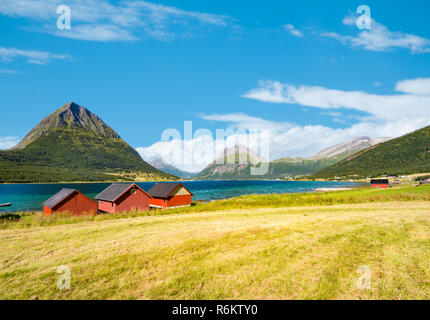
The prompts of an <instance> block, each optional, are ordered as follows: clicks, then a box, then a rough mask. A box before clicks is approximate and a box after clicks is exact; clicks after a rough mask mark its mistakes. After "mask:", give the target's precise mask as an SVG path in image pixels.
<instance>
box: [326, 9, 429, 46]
mask: <svg viewBox="0 0 430 320" xmlns="http://www.w3.org/2000/svg"><path fill="white" fill-rule="evenodd" d="M355 22H356V18H355V17H353V16H348V17H345V18H344V19H343V23H344V24H345V25H349V26H353V27H354V28H356V27H355ZM357 30H358V29H357ZM321 36H323V37H326V38H332V39H335V40H337V41H339V42H341V43H343V44H348V45H351V46H352V47H361V48H364V49H366V50H370V51H387V50H390V49H394V48H404V49H408V50H410V51H411V52H412V53H426V52H430V40H429V39H426V38H423V37H420V36H417V35H414V34H409V33H403V32H400V31H398V32H393V31H390V30H389V29H388V28H387V27H386V26H384V25H382V24H380V23H378V22H376V21H375V20H373V19H372V24H371V29H370V30H363V31H360V32H359V33H358V34H357V35H354V36H350V35H341V34H338V33H336V32H323V33H321Z"/></svg>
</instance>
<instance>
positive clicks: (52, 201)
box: [43, 188, 79, 209]
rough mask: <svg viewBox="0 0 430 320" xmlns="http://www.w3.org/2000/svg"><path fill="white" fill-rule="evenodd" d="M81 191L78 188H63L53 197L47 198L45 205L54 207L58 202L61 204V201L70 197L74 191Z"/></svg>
mask: <svg viewBox="0 0 430 320" xmlns="http://www.w3.org/2000/svg"><path fill="white" fill-rule="evenodd" d="M75 192H79V191H78V190H76V189H67V188H64V189H61V190H60V191H59V192H58V193H56V194H54V195H53V196H52V197H51V198H49V199H48V200H46V201H45V202H44V203H43V205H44V206H46V207H48V208H50V209H52V208H53V207H55V206H56V205H57V204H59V203H60V202H61V201H63V200H65V199H66V198H68V197H70V196H71V195H72V194H73V193H75Z"/></svg>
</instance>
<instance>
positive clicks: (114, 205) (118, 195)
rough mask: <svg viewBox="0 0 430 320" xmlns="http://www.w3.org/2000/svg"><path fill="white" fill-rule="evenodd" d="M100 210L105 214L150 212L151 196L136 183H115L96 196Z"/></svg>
mask: <svg viewBox="0 0 430 320" xmlns="http://www.w3.org/2000/svg"><path fill="white" fill-rule="evenodd" d="M96 199H97V201H98V209H99V211H100V212H105V213H118V212H126V211H134V210H149V201H150V199H151V196H150V195H149V194H148V193H147V192H145V190H143V189H142V188H141V187H139V186H138V185H137V184H135V183H128V184H124V183H114V184H111V185H110V186H109V187H107V188H106V189H105V190H104V191H103V192H101V193H100V194H99V195H97V196H96Z"/></svg>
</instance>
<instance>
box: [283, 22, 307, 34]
mask: <svg viewBox="0 0 430 320" xmlns="http://www.w3.org/2000/svg"><path fill="white" fill-rule="evenodd" d="M282 27H283V28H284V30H285V31H287V32H288V33H289V34H291V35H293V36H295V37H303V33H302V32H300V31H299V30H297V29H296V28H295V27H294V26H293V25H292V24H290V23H288V24H284V25H283V26H282Z"/></svg>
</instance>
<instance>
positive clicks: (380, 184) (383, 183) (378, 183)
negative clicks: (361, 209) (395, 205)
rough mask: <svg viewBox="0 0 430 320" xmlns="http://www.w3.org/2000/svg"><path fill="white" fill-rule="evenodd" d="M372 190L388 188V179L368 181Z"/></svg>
mask: <svg viewBox="0 0 430 320" xmlns="http://www.w3.org/2000/svg"><path fill="white" fill-rule="evenodd" d="M370 184H371V185H372V188H384V189H385V188H388V179H372V180H370Z"/></svg>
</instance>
